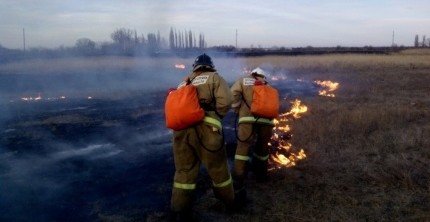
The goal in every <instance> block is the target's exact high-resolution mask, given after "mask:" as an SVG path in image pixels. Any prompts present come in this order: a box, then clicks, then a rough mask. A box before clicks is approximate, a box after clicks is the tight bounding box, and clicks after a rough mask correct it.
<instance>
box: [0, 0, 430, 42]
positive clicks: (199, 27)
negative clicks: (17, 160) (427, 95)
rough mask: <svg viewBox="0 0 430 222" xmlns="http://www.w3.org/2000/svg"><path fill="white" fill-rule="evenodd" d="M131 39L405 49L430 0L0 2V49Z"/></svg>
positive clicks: (426, 25)
mask: <svg viewBox="0 0 430 222" xmlns="http://www.w3.org/2000/svg"><path fill="white" fill-rule="evenodd" d="M121 27H125V28H131V29H136V30H137V32H138V33H139V34H145V35H146V34H147V33H148V32H156V31H157V30H159V31H160V33H161V35H162V36H164V37H166V38H168V32H169V29H170V27H175V28H176V29H181V30H185V29H186V30H190V29H191V30H192V31H194V32H195V33H199V32H203V33H204V34H205V36H206V41H207V42H208V45H209V46H212V45H234V44H235V30H236V29H238V33H239V35H238V45H239V47H249V46H251V45H254V46H255V47H256V46H259V45H260V46H262V47H271V46H275V45H276V46H287V47H297V46H308V45H312V46H337V45H342V46H364V45H373V46H380V45H385V46H386V45H391V37H392V32H393V30H395V42H396V43H397V44H398V45H412V44H413V42H414V37H415V34H419V35H420V39H421V38H422V37H421V35H426V34H427V36H428V37H430V1H429V0H408V1H403V0H402V1H382V0H380V1H370V0H361V1H344V0H333V1H321V0H320V1H318V0H295V1H288V0H264V1H256V0H247V1H245V0H244V1H234V3H233V1H229V0H212V1H209V0H206V1H193V0H153V1H149V0H121V1H119V0H117V1H115V0H110V1H108V0H91V1H89V0H75V1H68V0H61V1H60V0H51V1H49V0H34V1H31V0H27V1H24V0H10V1H7V0H0V44H1V45H3V46H5V47H9V48H20V47H22V28H25V31H26V37H27V45H28V46H29V47H39V46H42V47H58V46H60V45H64V46H72V45H74V44H75V42H76V40H77V39H78V38H82V37H88V38H90V39H92V40H94V41H96V42H99V41H111V39H110V33H112V31H113V30H115V29H116V28H121Z"/></svg>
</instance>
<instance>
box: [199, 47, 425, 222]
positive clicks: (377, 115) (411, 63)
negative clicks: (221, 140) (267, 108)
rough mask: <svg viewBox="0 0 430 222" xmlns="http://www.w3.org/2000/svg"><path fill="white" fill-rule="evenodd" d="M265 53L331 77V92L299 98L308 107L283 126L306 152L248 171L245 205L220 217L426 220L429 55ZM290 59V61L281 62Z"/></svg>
mask: <svg viewBox="0 0 430 222" xmlns="http://www.w3.org/2000/svg"><path fill="white" fill-rule="evenodd" d="M272 59H274V62H275V63H276V62H280V61H282V62H280V63H279V64H278V65H279V66H281V67H284V68H288V66H290V69H288V70H289V71H290V74H291V73H294V75H297V76H296V77H297V78H305V79H313V80H315V79H330V80H334V81H339V82H340V83H341V84H342V85H341V87H340V88H339V89H338V91H336V92H335V96H336V97H334V98H333V97H323V96H317V97H313V98H307V99H304V100H303V103H304V104H306V105H307V107H308V110H307V112H306V113H305V114H303V116H302V117H301V118H300V119H299V120H293V121H291V123H289V124H290V125H289V127H291V128H284V130H288V131H289V132H291V133H293V134H294V136H293V137H292V138H291V144H294V146H295V147H303V148H304V152H306V157H307V158H306V159H305V160H303V161H301V162H299V163H298V164H297V165H296V166H295V167H292V168H280V169H277V170H274V171H271V178H272V181H271V182H270V183H267V184H256V183H255V182H254V181H253V180H249V185H248V191H249V196H250V199H251V202H250V204H249V205H248V207H247V209H246V210H244V211H243V212H241V213H239V214H236V215H233V216H231V217H228V216H225V215H221V214H217V213H211V212H210V210H209V209H208V208H207V206H202V204H201V203H202V202H207V201H208V199H209V200H213V199H211V198H209V197H205V198H204V199H205V201H199V203H200V205H199V206H197V210H198V211H200V212H207V211H209V213H203V216H202V217H203V218H211V220H214V221H216V220H225V221H321V220H323V221H333V220H335V221H362V220H371V221H373V220H383V221H393V220H413V221H427V220H430V149H429V148H430V96H429V95H430V87H429V85H430V57H429V56H428V55H415V56H410V55H400V54H399V55H391V56H374V55H368V56H365V55H347V56H331V55H328V56H305V57H285V58H283V57H275V58H273V57H272V58H271V57H263V58H250V60H249V63H250V64H257V65H258V64H262V63H265V62H267V60H272ZM286 61H289V62H286Z"/></svg>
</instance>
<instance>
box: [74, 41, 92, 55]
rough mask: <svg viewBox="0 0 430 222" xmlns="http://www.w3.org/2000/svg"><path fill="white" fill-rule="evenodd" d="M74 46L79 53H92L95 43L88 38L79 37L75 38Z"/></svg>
mask: <svg viewBox="0 0 430 222" xmlns="http://www.w3.org/2000/svg"><path fill="white" fill-rule="evenodd" d="M75 47H76V49H77V50H78V52H79V53H81V54H84V55H90V54H92V53H94V50H95V48H96V43H95V42H94V41H92V40H91V39H89V38H80V39H78V40H76V44H75Z"/></svg>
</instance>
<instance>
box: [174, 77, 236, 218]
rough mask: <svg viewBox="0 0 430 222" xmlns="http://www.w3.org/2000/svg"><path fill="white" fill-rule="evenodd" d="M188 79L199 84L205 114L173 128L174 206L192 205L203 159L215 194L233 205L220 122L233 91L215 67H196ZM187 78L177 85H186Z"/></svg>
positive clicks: (185, 206)
mask: <svg viewBox="0 0 430 222" xmlns="http://www.w3.org/2000/svg"><path fill="white" fill-rule="evenodd" d="M187 79H189V80H190V81H191V84H193V85H194V86H195V87H196V88H197V91H198V97H199V101H200V105H201V107H202V108H203V109H204V110H205V114H206V115H205V117H204V119H203V121H202V122H201V123H200V124H198V125H196V126H192V127H190V128H187V129H184V130H179V131H174V134H173V154H174V161H175V176H174V183H173V190H172V201H171V206H172V210H173V211H175V212H181V211H187V210H190V209H191V206H192V194H193V190H195V188H196V179H197V176H198V172H199V169H200V164H201V163H202V164H203V165H204V166H205V167H206V169H207V171H208V174H209V176H210V177H211V179H212V182H213V187H214V193H215V196H216V197H217V198H219V199H221V200H222V201H223V202H224V203H225V204H227V205H232V204H233V200H234V192H233V186H232V178H231V175H230V173H229V170H228V165H227V155H226V151H225V147H224V140H223V135H222V125H221V119H222V118H223V117H224V116H225V115H226V114H227V112H228V110H229V109H230V106H231V92H230V90H229V88H228V85H227V83H226V81H225V80H224V79H223V78H222V77H221V76H219V75H218V74H217V73H216V72H215V71H203V72H202V71H196V72H193V73H191V74H190V75H189V76H188V77H187ZM187 79H186V80H184V81H183V82H182V83H181V84H179V86H178V88H180V87H183V86H185V85H186V83H187Z"/></svg>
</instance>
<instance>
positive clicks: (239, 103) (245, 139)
mask: <svg viewBox="0 0 430 222" xmlns="http://www.w3.org/2000/svg"><path fill="white" fill-rule="evenodd" d="M265 76H266V74H265V72H264V71H263V70H262V69H261V68H256V69H254V70H252V71H251V74H250V75H248V76H245V77H242V78H239V80H237V81H236V82H235V83H234V84H233V86H232V87H231V91H232V93H233V104H232V108H233V109H234V111H235V112H236V113H237V115H238V126H237V128H238V129H237V132H236V137H237V148H236V154H235V156H234V169H233V178H234V190H235V195H236V201H237V203H236V204H237V205H238V206H243V205H244V204H245V203H246V190H245V186H244V185H245V184H244V182H245V178H246V176H247V168H248V162H250V161H251V160H252V168H253V171H254V174H255V177H256V180H257V181H266V180H267V162H268V159H269V147H268V143H269V140H270V138H271V135H272V128H273V126H274V123H273V119H266V118H258V117H254V116H253V115H252V114H251V109H250V106H251V103H252V97H253V86H254V85H255V83H256V81H259V84H267V81H266V80H265ZM264 102H267V103H269V102H271V101H264ZM252 145H254V147H253V150H252V155H249V150H250V147H251V146H252ZM250 156H251V157H250Z"/></svg>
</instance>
